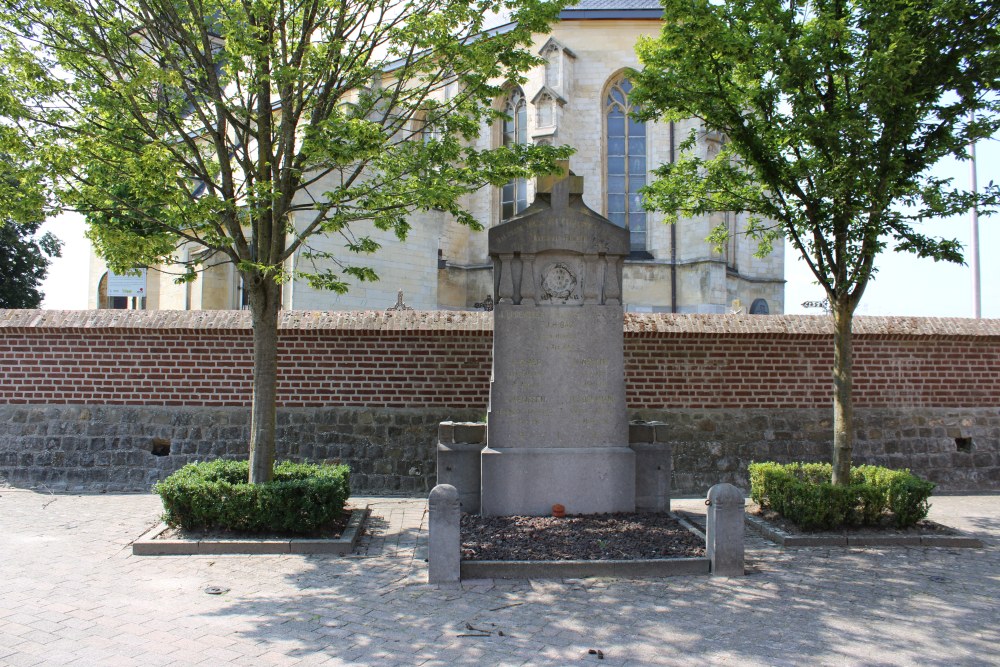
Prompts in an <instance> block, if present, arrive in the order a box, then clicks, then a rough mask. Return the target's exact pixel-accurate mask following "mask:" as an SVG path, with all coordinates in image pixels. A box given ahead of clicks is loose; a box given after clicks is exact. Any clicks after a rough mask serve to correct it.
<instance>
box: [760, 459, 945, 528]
mask: <svg viewBox="0 0 1000 667" xmlns="http://www.w3.org/2000/svg"><path fill="white" fill-rule="evenodd" d="M749 472H750V497H751V498H752V499H753V501H754V502H755V503H757V504H758V505H760V506H761V507H762V508H765V509H771V510H774V511H775V512H777V513H778V514H780V515H781V516H783V517H785V518H786V519H788V520H789V521H791V522H793V523H795V524H796V525H797V526H799V527H800V528H802V529H803V530H830V529H836V528H842V527H844V526H871V525H876V524H879V523H881V522H882V521H883V520H886V519H887V518H889V519H891V521H892V523H893V524H894V525H895V526H897V527H899V528H905V527H907V526H912V525H914V524H915V523H917V522H918V521H920V520H921V519H923V518H925V517H926V516H927V512H928V511H929V510H930V504H929V503H928V498H930V495H931V492H932V491H933V490H934V486H935V485H934V484H933V483H932V482H928V481H926V480H923V479H920V478H919V477H917V476H915V475H913V474H911V473H910V471H909V470H891V469H889V468H882V467H878V466H868V465H865V466H857V467H855V468H852V469H851V481H850V483H849V484H847V485H837V486H835V485H833V484H831V483H830V482H829V479H830V475H831V473H832V466H831V465H830V464H829V463H789V464H785V465H782V464H780V463H774V462H764V463H751V464H750V466H749Z"/></svg>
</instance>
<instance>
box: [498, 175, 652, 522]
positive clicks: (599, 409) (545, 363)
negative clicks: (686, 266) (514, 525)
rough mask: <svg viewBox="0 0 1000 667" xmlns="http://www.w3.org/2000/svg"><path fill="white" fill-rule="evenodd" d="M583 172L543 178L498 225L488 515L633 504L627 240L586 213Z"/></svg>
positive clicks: (625, 508)
mask: <svg viewBox="0 0 1000 667" xmlns="http://www.w3.org/2000/svg"><path fill="white" fill-rule="evenodd" d="M582 194H583V179H582V178H581V177H579V176H574V175H572V174H570V175H569V176H566V177H561V178H559V177H548V178H543V179H539V187H538V195H537V197H536V199H535V201H534V203H533V204H532V205H531V206H530V207H528V208H527V209H525V210H524V211H523V212H522V213H521V214H520V215H519V216H517V217H516V218H514V219H512V220H510V221H509V222H507V223H505V224H503V225H499V226H497V227H494V228H492V229H490V231H489V253H490V256H491V257H492V258H493V267H494V268H493V276H494V301H495V302H496V305H495V309H494V325H493V377H492V381H491V384H490V407H489V414H488V420H487V423H488V446H487V447H486V448H485V449H483V450H482V455H481V456H482V458H481V484H482V487H481V503H482V506H481V507H482V513H483V514H484V515H492V516H505V515H514V514H527V515H545V514H549V513H551V511H552V506H553V505H554V504H557V503H558V504H561V505H564V506H565V507H566V512H567V513H568V514H593V513H600V512H631V511H634V510H635V498H636V492H635V480H636V475H635V453H634V452H633V450H632V449H630V448H629V423H628V418H627V414H626V408H625V372H624V358H623V349H622V343H623V333H622V332H623V310H622V303H621V293H622V292H621V285H622V263H623V260H624V258H625V257H626V256H627V255H628V253H629V235H628V231H627V230H626V229H623V228H621V227H618V226H616V225H614V224H613V223H611V222H609V221H608V220H607V219H605V218H603V217H602V216H600V215H598V214H597V213H595V212H594V211H592V210H590V209H589V208H587V206H586V205H585V204H584V203H583V197H582Z"/></svg>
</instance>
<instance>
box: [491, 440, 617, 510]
mask: <svg viewBox="0 0 1000 667" xmlns="http://www.w3.org/2000/svg"><path fill="white" fill-rule="evenodd" d="M557 503H558V504H560V505H563V506H565V507H566V513H567V514H602V513H605V512H634V511H635V452H633V451H632V450H631V449H629V448H628V447H550V448H544V447H543V448H531V449H491V448H489V447H487V448H486V449H484V450H483V453H482V513H483V516H512V515H527V516H546V515H549V514H552V506H553V505H555V504H557Z"/></svg>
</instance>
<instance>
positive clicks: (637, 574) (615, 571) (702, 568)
mask: <svg viewBox="0 0 1000 667" xmlns="http://www.w3.org/2000/svg"><path fill="white" fill-rule="evenodd" d="M709 564H710V562H709V560H708V558H664V559H660V560H564V561H552V560H549V561H532V560H463V561H462V579H563V578H579V577H615V578H618V579H637V578H642V577H676V576H682V575H692V574H709Z"/></svg>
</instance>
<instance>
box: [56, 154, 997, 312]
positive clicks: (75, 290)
mask: <svg viewBox="0 0 1000 667" xmlns="http://www.w3.org/2000/svg"><path fill="white" fill-rule="evenodd" d="M976 158H977V160H976V163H977V164H976V167H977V174H978V181H979V185H980V187H982V186H983V185H985V184H986V183H989V182H990V181H994V180H997V179H1000V140H998V139H993V140H991V141H986V142H981V143H980V144H978V145H977V146H976ZM935 174H936V175H938V176H944V177H950V178H954V179H955V183H956V184H957V185H960V186H961V187H968V185H969V183H970V179H971V168H970V163H969V162H968V161H965V162H959V161H957V160H950V161H948V162H945V163H942V164H940V165H938V167H937V168H936V169H935ZM970 220H971V218H970V216H969V215H963V216H958V217H956V218H947V219H942V220H935V221H932V222H927V223H923V224H922V225H921V226H920V229H921V231H923V232H924V233H926V234H930V235H932V236H941V237H946V238H956V239H958V240H959V241H960V242H961V243H962V245H963V247H965V248H966V266H961V265H955V264H950V263H946V262H934V261H933V260H930V259H918V258H916V257H914V256H912V255H909V254H905V253H896V252H892V251H891V250H888V249H887V250H886V251H885V252H884V253H883V254H882V255H880V256H879V257H878V259H877V260H876V267H877V269H878V273H877V274H876V275H875V278H874V280H873V281H872V282H871V283H870V284H869V286H868V289H867V290H866V291H865V294H864V297H863V298H862V300H861V304H860V305H859V306H858V311H857V314H859V315H909V316H921V317H972V316H973V312H974V311H973V305H972V270H971V268H970V267H969V266H968V263H969V255H968V247H969V242H970V239H971V222H970ZM43 231H51V232H52V233H53V234H55V235H56V236H57V237H59V238H60V239H62V240H63V242H64V245H63V252H62V257H61V258H58V259H56V260H54V261H53V262H52V264H51V266H50V267H49V275H48V277H47V278H46V280H45V282H44V283H43V285H42V291H43V293H44V294H45V300H44V301H43V303H42V307H43V308H46V309H57V310H60V309H61V310H76V309H83V308H86V307H87V290H88V275H89V262H90V244H89V242H88V241H87V239H86V238H85V237H84V235H83V232H84V223H83V220H82V219H81V218H80V217H79V216H76V215H74V214H65V215H62V216H59V217H57V218H53V219H52V220H49V221H47V222H46V224H45V225H44V226H43ZM979 250H980V266H981V278H980V284H981V301H982V316H983V317H984V318H1000V257H993V254H994V253H997V254H1000V213H998V214H996V215H994V216H983V215H980V217H979ZM785 280H786V281H787V282H786V285H785V312H786V313H810V314H819V313H820V312H821V311H820V310H818V309H816V308H805V307H803V306H802V305H801V304H802V303H803V302H806V301H821V300H822V299H823V298H824V294H823V290H822V288H820V287H819V286H818V285H816V284H815V279H814V278H813V276H812V274H811V273H810V272H809V269H808V267H807V266H806V264H805V262H804V261H802V260H800V259H799V255H798V251H796V250H795V249H794V248H793V247H792V246H791V245H787V244H786V247H785Z"/></svg>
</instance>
